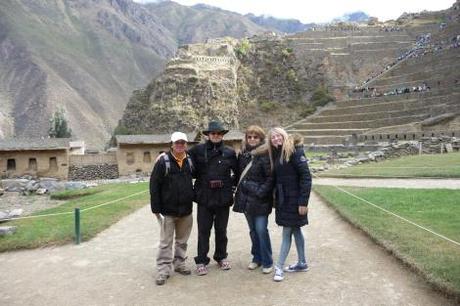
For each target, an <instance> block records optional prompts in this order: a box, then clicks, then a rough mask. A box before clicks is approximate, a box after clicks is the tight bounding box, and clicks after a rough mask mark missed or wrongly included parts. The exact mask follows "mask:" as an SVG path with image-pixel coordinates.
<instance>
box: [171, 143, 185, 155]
mask: <svg viewBox="0 0 460 306" xmlns="http://www.w3.org/2000/svg"><path fill="white" fill-rule="evenodd" d="M171 148H172V149H173V152H174V153H184V152H185V150H187V142H186V141H185V140H178V141H176V142H173V143H172V146H171Z"/></svg>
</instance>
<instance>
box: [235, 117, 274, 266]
mask: <svg viewBox="0 0 460 306" xmlns="http://www.w3.org/2000/svg"><path fill="white" fill-rule="evenodd" d="M264 142H265V133H264V131H263V129H262V128H261V127H260V126H257V125H251V126H249V127H248V128H247V129H246V132H245V137H244V142H243V148H242V151H241V153H240V154H239V155H238V170H239V173H240V182H239V185H238V188H237V192H236V195H235V205H234V206H233V210H234V211H236V212H242V213H244V214H245V216H246V220H247V222H248V226H249V236H250V237H251V242H252V246H251V254H252V261H251V262H250V263H249V265H248V269H249V270H255V269H256V268H258V267H259V266H262V272H263V273H265V274H268V273H271V272H272V271H273V259H272V247H271V242H270V235H269V233H268V229H267V227H268V215H269V214H270V213H271V211H272V206H273V199H272V190H273V176H272V169H271V167H270V159H269V156H268V150H267V147H266V146H264ZM264 148H265V149H264Z"/></svg>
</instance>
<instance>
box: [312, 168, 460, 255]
mask: <svg viewBox="0 0 460 306" xmlns="http://www.w3.org/2000/svg"><path fill="white" fill-rule="evenodd" d="M313 176H315V177H317V178H319V177H318V176H317V175H316V174H314V173H313ZM331 186H332V187H334V188H336V189H337V190H339V191H341V192H343V193H345V194H347V195H349V196H351V197H353V198H355V199H358V200H359V201H361V202H363V203H366V204H368V205H370V206H372V207H374V208H377V209H379V210H381V211H383V212H385V213H387V214H389V215H391V216H394V217H396V218H398V219H400V220H403V221H404V222H407V223H409V224H411V225H413V226H415V227H417V228H419V229H422V230H424V231H426V232H428V233H430V234H432V235H434V236H436V237H438V238H441V239H443V240H445V241H448V242H450V243H453V244H455V245H457V246H460V242H458V241H455V240H453V239H450V238H448V237H446V236H444V235H442V234H439V233H437V232H435V231H433V230H431V229H429V228H426V227H424V226H422V225H419V224H417V223H415V222H413V221H411V220H408V219H406V218H404V217H402V216H400V215H398V214H395V213H394V212H391V211H389V210H388V209H385V208H382V207H380V206H378V205H377V204H374V203H372V202H370V201H368V200H366V199H363V198H361V197H359V196H357V195H356V194H354V193H352V192H349V191H347V190H345V189H343V188H341V187H339V186H336V185H331Z"/></svg>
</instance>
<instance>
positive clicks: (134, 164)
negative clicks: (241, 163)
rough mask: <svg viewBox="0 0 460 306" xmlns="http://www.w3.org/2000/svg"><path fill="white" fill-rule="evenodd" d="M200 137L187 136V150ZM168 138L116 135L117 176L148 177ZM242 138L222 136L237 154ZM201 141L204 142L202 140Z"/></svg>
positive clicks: (236, 133) (167, 145) (235, 134)
mask: <svg viewBox="0 0 460 306" xmlns="http://www.w3.org/2000/svg"><path fill="white" fill-rule="evenodd" d="M201 136H203V137H204V135H202V134H201V133H190V134H187V138H188V140H189V142H188V146H189V148H191V147H192V146H193V145H195V144H197V143H199V142H200V139H201ZM170 138H171V134H160V135H117V136H116V144H117V150H116V154H117V163H118V172H119V175H120V176H126V175H131V174H142V175H149V174H150V173H151V171H152V168H153V163H154V162H155V159H156V158H157V156H158V155H159V154H160V152H166V151H168V150H169V149H170V146H171V145H170ZM243 138H244V134H243V133H242V132H240V131H238V130H230V131H229V132H228V133H227V134H226V135H225V136H224V143H225V145H227V146H230V147H232V148H233V149H235V150H236V151H237V152H238V151H240V149H241V142H242V140H243ZM201 140H203V141H204V138H203V139H201Z"/></svg>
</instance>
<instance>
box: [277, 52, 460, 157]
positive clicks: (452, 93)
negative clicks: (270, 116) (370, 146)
mask: <svg viewBox="0 0 460 306" xmlns="http://www.w3.org/2000/svg"><path fill="white" fill-rule="evenodd" d="M459 68H460V49H449V50H442V51H440V52H438V53H435V54H426V55H424V56H422V57H418V58H411V59H408V60H406V61H404V62H403V63H401V64H400V65H398V67H395V68H394V69H392V70H391V71H388V73H386V74H384V75H382V76H380V77H378V78H376V79H375V80H373V81H372V82H370V83H369V84H368V86H369V87H374V88H377V89H378V90H379V91H385V90H394V89H396V88H402V87H412V86H419V85H421V84H422V83H423V82H425V83H426V84H427V85H428V86H430V88H431V89H430V91H426V92H412V93H410V94H400V95H392V96H380V97H374V98H362V97H359V95H360V94H353V95H352V96H353V97H352V98H351V99H349V100H342V101H337V102H336V103H335V104H334V105H330V106H327V107H325V108H323V109H321V110H320V111H318V112H317V113H315V114H314V115H312V116H310V117H308V118H305V119H303V120H301V121H298V122H296V123H293V124H292V125H290V126H287V127H286V129H287V131H288V132H289V133H298V134H301V135H303V136H304V142H305V144H306V145H307V146H308V147H316V148H318V147H323V148H330V147H340V146H346V145H348V144H350V143H351V142H352V141H353V139H359V138H360V137H359V136H360V135H362V134H365V133H369V132H370V131H372V130H373V129H377V128H385V127H397V126H400V125H407V124H409V123H417V122H421V121H423V120H424V119H427V118H430V117H434V116H437V115H441V114H446V113H459V112H460V84H459V81H460V69H459ZM402 132H404V131H402ZM361 138H362V137H361Z"/></svg>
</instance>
